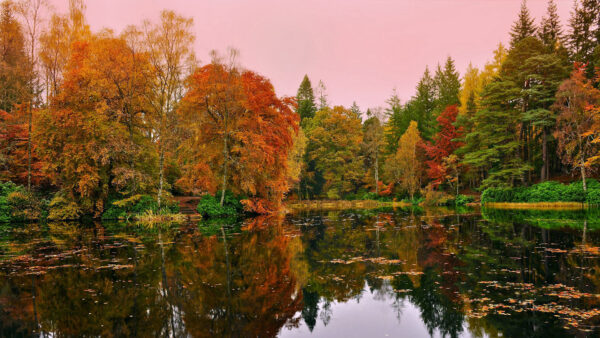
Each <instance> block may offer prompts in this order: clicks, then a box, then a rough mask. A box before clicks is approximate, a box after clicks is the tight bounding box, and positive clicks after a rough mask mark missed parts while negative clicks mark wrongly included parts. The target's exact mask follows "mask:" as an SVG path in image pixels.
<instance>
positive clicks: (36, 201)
mask: <svg viewBox="0 0 600 338" xmlns="http://www.w3.org/2000/svg"><path fill="white" fill-rule="evenodd" d="M106 205H107V206H108V207H107V208H106V209H105V210H104V212H103V213H102V216H101V218H102V219H103V220H117V219H145V220H149V219H167V218H173V215H177V214H178V213H179V204H178V203H177V202H174V201H169V200H167V201H165V203H163V205H162V206H161V207H159V206H158V202H157V201H156V199H155V198H154V197H152V196H149V195H133V196H129V197H126V198H122V199H119V198H118V197H117V196H115V197H113V198H111V199H109V201H108V203H106ZM88 216H90V215H86V214H84V213H83V212H82V211H81V207H80V206H79V205H77V203H75V202H73V201H71V200H70V199H69V198H67V197H66V196H63V195H62V194H61V193H60V192H59V193H56V194H54V195H51V197H50V198H48V197H47V196H45V195H44V194H43V193H39V192H28V191H27V189H26V188H25V187H23V186H20V185H16V184H14V183H12V182H0V223H7V222H25V221H46V220H51V221H54V220H79V219H81V218H82V217H88Z"/></svg>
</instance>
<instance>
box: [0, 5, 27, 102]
mask: <svg viewBox="0 0 600 338" xmlns="http://www.w3.org/2000/svg"><path fill="white" fill-rule="evenodd" d="M0 11H1V12H0V83H1V84H2V85H1V86H0V110H3V111H6V112H11V111H12V110H13V108H14V107H15V105H17V104H20V103H23V102H27V101H28V100H29V98H30V97H31V96H32V88H31V78H32V70H31V63H30V62H29V58H28V54H27V50H26V48H25V36H24V35H23V29H22V27H21V24H20V23H19V22H18V20H17V18H16V10H15V4H14V3H13V2H12V1H8V0H7V1H4V2H2V4H1V7H0Z"/></svg>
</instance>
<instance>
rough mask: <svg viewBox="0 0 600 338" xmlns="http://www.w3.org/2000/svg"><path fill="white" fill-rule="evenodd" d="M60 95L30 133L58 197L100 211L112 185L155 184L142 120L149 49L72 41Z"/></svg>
mask: <svg viewBox="0 0 600 338" xmlns="http://www.w3.org/2000/svg"><path fill="white" fill-rule="evenodd" d="M72 50H73V52H72V55H71V57H70V60H69V63H68V64H67V66H66V68H65V73H64V80H63V81H62V85H61V88H60V90H59V94H58V96H56V97H55V98H54V99H53V100H52V102H51V105H50V107H49V108H48V109H45V110H43V111H42V112H41V113H40V117H39V119H38V121H37V126H36V128H35V138H36V139H43V140H44V142H43V143H40V144H39V149H38V150H37V153H39V154H40V156H41V158H42V160H43V162H44V168H43V169H44V171H45V172H46V173H47V174H48V175H49V176H50V179H51V182H52V183H53V185H55V186H56V187H57V188H59V189H60V190H61V192H62V195H63V197H65V198H67V199H68V200H71V201H76V202H77V203H78V204H79V206H81V208H82V209H83V210H84V211H86V212H93V213H95V214H96V215H99V214H100V213H101V212H102V211H103V209H104V202H105V201H106V199H107V197H108V195H109V193H112V192H120V193H123V194H134V193H142V192H148V191H151V190H152V189H153V188H154V182H155V179H154V174H153V171H154V168H155V167H156V165H155V164H154V160H155V159H156V156H155V155H154V152H153V149H154V148H153V146H152V144H151V142H150V141H151V140H150V138H149V136H148V135H149V130H148V129H147V127H146V126H145V120H144V119H143V115H144V114H143V112H144V111H145V105H144V103H143V97H144V96H145V95H146V92H147V91H148V90H150V85H149V83H147V82H146V79H147V78H148V77H147V76H145V75H144V72H147V71H149V70H150V65H149V63H148V59H147V56H146V55H145V54H139V55H136V54H135V53H133V52H132V50H131V49H130V48H129V47H128V45H127V44H126V42H125V41H124V40H122V39H119V38H114V37H93V38H92V40H91V41H89V42H75V43H73V46H72Z"/></svg>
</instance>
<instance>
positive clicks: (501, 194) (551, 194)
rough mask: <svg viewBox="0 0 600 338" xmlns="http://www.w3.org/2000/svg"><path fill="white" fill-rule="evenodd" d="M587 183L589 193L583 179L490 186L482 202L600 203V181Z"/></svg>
mask: <svg viewBox="0 0 600 338" xmlns="http://www.w3.org/2000/svg"><path fill="white" fill-rule="evenodd" d="M586 183H587V193H584V192H583V184H582V182H581V181H577V182H573V183H571V184H562V183H559V182H555V181H547V182H543V183H539V184H534V185H532V186H529V187H515V188H488V189H486V190H485V191H484V192H483V194H482V195H481V203H482V204H485V203H488V202H511V203H535V202H581V203H584V202H586V203H588V204H593V205H597V204H600V183H599V182H598V181H596V180H594V179H589V180H587V181H586Z"/></svg>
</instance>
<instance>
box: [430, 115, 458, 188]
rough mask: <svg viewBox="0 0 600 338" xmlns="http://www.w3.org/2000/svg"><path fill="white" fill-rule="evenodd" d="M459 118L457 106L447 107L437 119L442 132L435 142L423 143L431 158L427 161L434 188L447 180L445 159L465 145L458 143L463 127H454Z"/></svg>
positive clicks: (435, 138) (437, 135) (438, 134)
mask: <svg viewBox="0 0 600 338" xmlns="http://www.w3.org/2000/svg"><path fill="white" fill-rule="evenodd" d="M457 116H458V106H457V105H452V106H448V107H446V109H444V111H443V112H442V113H441V114H440V116H438V118H437V122H438V125H439V128H440V131H439V132H438V133H437V134H435V136H434V137H433V142H424V143H422V147H423V149H425V152H426V154H427V157H428V158H429V160H427V161H425V164H426V165H427V176H428V177H429V178H430V179H431V180H432V182H431V183H432V184H433V186H438V185H440V184H442V183H443V182H444V180H445V178H446V175H447V171H448V168H447V166H446V165H445V164H444V159H446V158H447V157H448V156H450V155H451V154H452V153H454V151H455V150H456V149H458V148H460V147H462V146H463V145H464V143H462V142H460V141H458V139H459V138H460V137H462V136H463V135H462V134H463V132H462V127H456V126H455V125H454V124H455V122H456V117H457Z"/></svg>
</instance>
